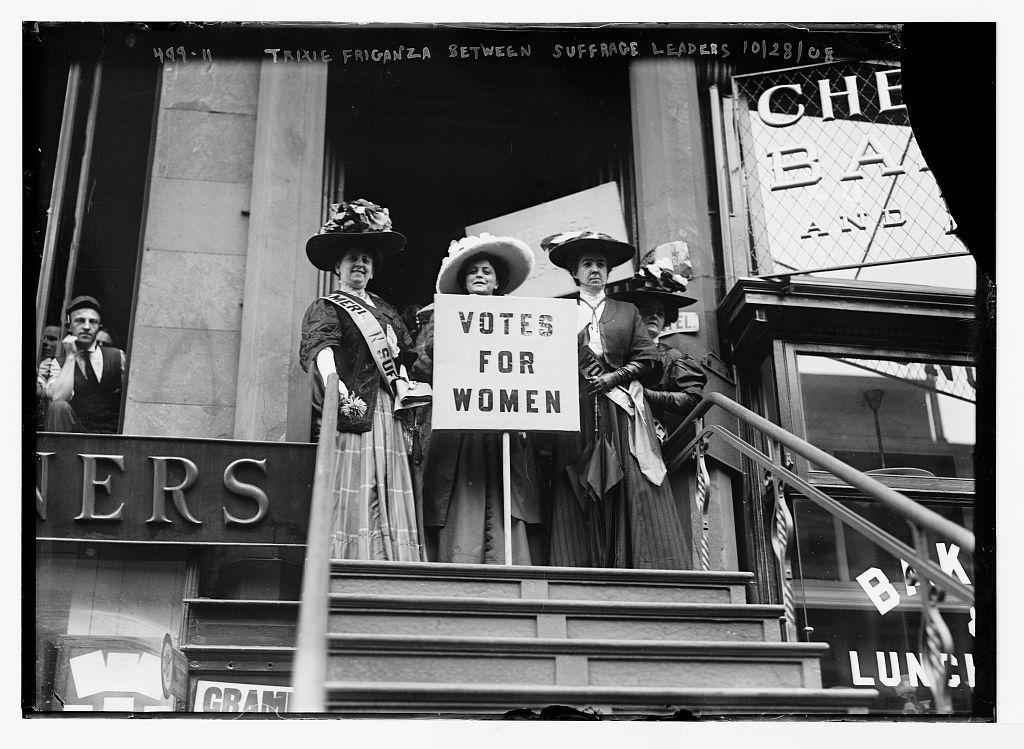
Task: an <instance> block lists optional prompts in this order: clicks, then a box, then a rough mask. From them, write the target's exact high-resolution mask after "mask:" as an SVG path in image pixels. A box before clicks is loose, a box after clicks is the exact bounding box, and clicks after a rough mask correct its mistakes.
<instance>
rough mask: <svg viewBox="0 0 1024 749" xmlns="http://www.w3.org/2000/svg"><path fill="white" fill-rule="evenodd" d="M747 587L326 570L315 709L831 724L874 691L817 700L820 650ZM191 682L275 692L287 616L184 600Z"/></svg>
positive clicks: (284, 661) (626, 578)
mask: <svg viewBox="0 0 1024 749" xmlns="http://www.w3.org/2000/svg"><path fill="white" fill-rule="evenodd" d="M752 580H753V576H752V575H751V574H749V573H741V572H668V571H637V570H610V569H575V568H555V567H503V566H489V565H452V564H397V563H396V564H390V563H378V562H355V561H335V562H333V563H332V569H331V588H330V591H331V592H330V614H329V625H328V631H329V633H330V634H329V646H328V651H329V655H328V658H329V662H328V665H327V679H328V683H327V694H328V709H329V710H331V711H332V712H337V713H340V714H344V715H351V716H359V717H399V716H409V717H413V716H414V717H501V716H503V715H504V714H506V713H508V712H510V711H513V710H518V709H530V710H534V711H537V710H540V709H542V708H544V707H546V706H549V705H566V706H572V707H575V708H578V709H587V710H588V711H599V712H600V713H601V714H603V715H605V716H608V717H622V718H625V717H639V716H644V717H650V716H663V715H671V714H673V713H675V712H676V711H678V710H680V709H686V710H689V711H691V712H693V713H694V714H696V715H700V716H712V715H723V714H733V715H744V714H745V715H753V714H757V715H762V714H765V713H769V714H773V715H780V714H791V713H832V714H845V713H850V712H864V711H866V709H867V708H868V707H870V705H871V703H872V702H873V701H874V699H875V697H876V696H877V695H876V693H875V692H874V691H873V690H865V689H822V688H821V674H820V666H819V659H820V657H821V655H822V654H823V653H824V652H825V651H826V650H827V645H825V644H821V643H785V642H781V635H780V632H781V629H780V626H779V618H780V617H781V616H782V613H783V611H782V607H781V606H762V605H755V604H748V603H747V602H746V593H745V591H746V586H747V584H748V583H750V582H752ZM187 603H188V609H189V623H188V639H187V643H186V644H185V646H184V647H183V650H184V651H185V653H186V655H187V656H188V658H189V662H190V676H191V677H192V678H193V680H195V679H212V680H220V681H231V680H237V677H238V676H239V675H240V674H245V675H246V679H245V680H246V681H250V682H254V683H261V684H282V685H284V684H287V683H288V677H289V673H290V667H291V659H292V654H293V648H292V645H293V642H294V638H295V629H296V622H297V617H298V608H299V605H298V602H295V601H263V600H261V601H256V600H214V599H191V600H189V601H187Z"/></svg>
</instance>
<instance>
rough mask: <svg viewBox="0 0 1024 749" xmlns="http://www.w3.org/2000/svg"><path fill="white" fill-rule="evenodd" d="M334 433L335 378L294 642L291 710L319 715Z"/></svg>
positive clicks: (323, 697) (329, 386)
mask: <svg viewBox="0 0 1024 749" xmlns="http://www.w3.org/2000/svg"><path fill="white" fill-rule="evenodd" d="M337 430H338V375H336V374H332V375H330V376H329V377H328V378H327V382H326V383H325V384H324V407H323V412H322V418H321V421H320V439H319V441H318V444H317V450H316V471H315V473H314V475H313V496H312V498H311V499H310V505H309V531H308V533H309V536H308V538H307V539H306V559H305V562H304V564H303V566H302V605H301V607H300V609H299V628H298V635H297V636H296V638H295V640H296V641H295V660H294V665H293V668H292V688H294V690H295V694H294V695H293V700H292V703H291V712H296V713H322V712H324V711H325V710H326V707H327V687H326V682H327V614H328V593H329V590H330V563H331V560H330V553H329V552H330V539H329V538H328V524H329V522H330V505H329V502H330V499H331V481H332V476H333V473H334V444H335V440H336V439H337Z"/></svg>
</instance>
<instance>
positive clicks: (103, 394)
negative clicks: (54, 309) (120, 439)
mask: <svg viewBox="0 0 1024 749" xmlns="http://www.w3.org/2000/svg"><path fill="white" fill-rule="evenodd" d="M65 313H66V319H65V322H66V324H67V327H68V332H69V334H68V335H67V336H65V337H64V339H63V340H62V341H61V346H62V348H63V351H62V353H63V356H64V361H63V363H62V364H61V367H60V372H59V373H58V374H57V375H56V376H55V377H53V378H52V379H50V380H49V382H47V383H46V396H47V397H48V398H49V399H50V401H51V402H50V408H49V410H48V411H47V413H46V431H48V432H95V433H107V434H111V433H114V432H116V431H117V420H118V416H119V414H120V410H121V380H122V378H123V376H124V352H123V351H121V350H120V349H117V348H113V347H111V346H100V345H99V344H98V343H97V342H96V335H97V334H98V333H99V331H100V322H101V320H100V304H99V302H97V301H96V300H95V299H94V298H93V297H91V296H80V297H75V298H74V299H72V300H71V303H70V304H68V306H67V309H66V310H65Z"/></svg>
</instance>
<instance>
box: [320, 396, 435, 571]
mask: <svg viewBox="0 0 1024 749" xmlns="http://www.w3.org/2000/svg"><path fill="white" fill-rule="evenodd" d="M393 409H394V401H393V400H392V398H391V394H390V393H388V392H387V391H385V390H384V389H381V390H380V391H379V392H378V393H377V405H376V407H375V408H374V413H373V428H372V429H371V430H370V431H369V432H363V433H361V434H351V433H348V432H339V433H338V434H337V439H336V442H335V449H334V471H333V482H332V486H333V491H332V493H331V497H332V508H331V558H332V559H377V560H387V561H394V562H421V561H425V559H424V556H423V547H422V545H421V542H420V538H419V534H418V532H417V530H416V503H415V500H414V498H413V484H412V476H411V474H410V472H409V456H408V451H407V449H406V444H405V438H404V436H403V434H402V426H401V424H400V423H399V422H398V421H397V420H396V419H395V416H394V413H393Z"/></svg>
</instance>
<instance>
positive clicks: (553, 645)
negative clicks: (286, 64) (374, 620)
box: [183, 635, 828, 689]
mask: <svg viewBox="0 0 1024 749" xmlns="http://www.w3.org/2000/svg"><path fill="white" fill-rule="evenodd" d="M827 649H828V646H827V645H825V644H824V643H749V642H743V643H735V642H731V643H730V642H701V643H683V642H663V643H651V642H648V641H629V640H627V641H623V642H609V641H605V640H564V639H546V638H544V639H541V638H533V639H519V638H492V637H476V638H474V637H464V638H429V637H409V636H403V635H331V637H330V643H329V654H328V664H327V679H328V681H340V680H345V681H351V682H355V681H359V682H362V683H365V684H367V685H371V684H375V683H379V682H391V681H402V682H408V683H412V682H423V683H431V684H458V683H471V682H472V683H477V684H480V685H489V686H501V685H504V686H515V685H533V686H540V687H543V686H591V687H608V688H612V687H666V688H668V687H677V686H680V685H685V686H687V687H692V688H697V687H700V688H708V689H720V688H726V687H730V688H732V687H759V688H798V687H799V688H805V689H816V688H819V687H820V686H821V672H820V667H819V658H820V657H821V655H822V654H823V653H824V652H825V651H826V650H827ZM183 651H184V653H185V655H186V656H187V657H188V659H189V670H190V672H191V673H192V674H193V676H196V677H200V678H214V676H215V677H216V678H218V679H220V678H228V677H230V676H232V675H238V674H246V675H248V676H252V675H254V674H259V673H267V674H276V675H279V674H286V673H288V672H290V669H291V662H292V658H293V656H294V648H290V647H265V646H257V645H236V646H226V645H194V644H189V645H186V646H184V648H183ZM228 680H230V678H228Z"/></svg>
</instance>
